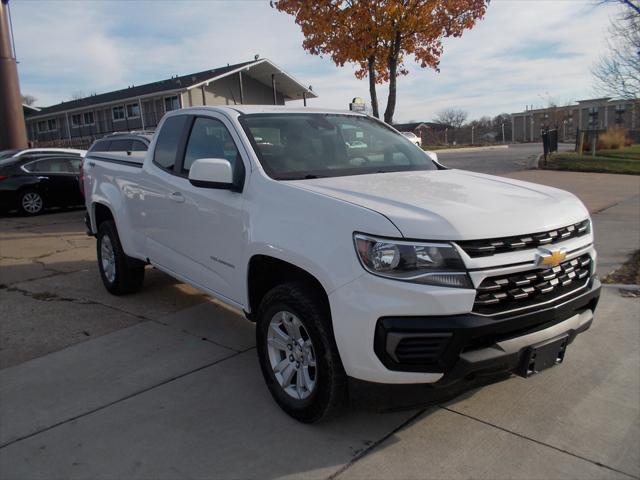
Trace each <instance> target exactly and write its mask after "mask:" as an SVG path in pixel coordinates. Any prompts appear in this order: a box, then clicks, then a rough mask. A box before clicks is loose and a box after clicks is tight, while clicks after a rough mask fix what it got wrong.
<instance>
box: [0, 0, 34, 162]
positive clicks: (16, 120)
mask: <svg viewBox="0 0 640 480" xmlns="http://www.w3.org/2000/svg"><path fill="white" fill-rule="evenodd" d="M8 3H9V0H0V150H4V149H11V148H27V130H26V127H25V124H24V112H23V111H22V99H21V97H20V84H19V83H18V66H17V64H16V59H15V52H14V51H13V48H12V43H11V40H12V39H11V32H10V31H9V6H8Z"/></svg>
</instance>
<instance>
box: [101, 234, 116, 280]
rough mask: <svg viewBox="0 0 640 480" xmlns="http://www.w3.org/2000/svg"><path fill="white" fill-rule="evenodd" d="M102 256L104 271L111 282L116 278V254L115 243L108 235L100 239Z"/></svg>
mask: <svg viewBox="0 0 640 480" xmlns="http://www.w3.org/2000/svg"><path fill="white" fill-rule="evenodd" d="M100 257H101V261H102V271H103V272H104V276H105V277H106V278H107V280H108V281H109V282H110V283H113V281H114V280H115V279H116V256H115V253H114V251H113V244H112V243H111V238H109V236H108V235H104V236H103V237H102V240H101V241H100Z"/></svg>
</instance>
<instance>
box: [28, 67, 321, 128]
mask: <svg viewBox="0 0 640 480" xmlns="http://www.w3.org/2000/svg"><path fill="white" fill-rule="evenodd" d="M239 71H243V72H246V74H247V75H249V76H250V77H252V78H254V79H256V80H258V81H260V82H262V83H265V84H267V81H265V80H266V79H267V78H268V84H267V85H268V86H269V87H270V86H271V75H272V74H278V76H277V77H276V78H277V80H276V81H277V89H278V91H279V92H281V93H283V94H284V95H285V97H287V98H289V99H296V98H302V92H305V93H306V95H307V97H308V98H315V97H317V95H316V94H315V93H314V92H313V91H312V90H311V89H310V88H307V87H305V86H304V85H302V83H300V82H299V81H298V80H296V79H295V78H293V77H292V76H291V75H288V74H286V73H285V72H284V71H283V70H282V69H280V68H279V67H277V66H276V65H275V64H274V63H272V62H271V61H270V60H268V59H266V58H262V59H256V60H252V61H250V62H242V63H236V64H233V65H227V66H226V67H220V68H214V69H210V70H203V71H201V72H196V73H190V74H188V75H182V76H175V77H171V78H168V79H165V80H160V81H158V82H153V83H146V84H144V85H137V86H130V87H128V88H123V89H122V90H115V91H113V92H107V93H100V94H97V95H91V96H89V97H85V98H80V99H78V100H71V101H68V102H62V103H58V104H56V105H52V106H50V107H44V108H41V109H40V111H39V112H34V116H35V114H37V116H45V115H49V114H52V113H58V112H65V111H69V110H77V109H83V108H88V107H91V106H93V105H99V104H104V103H112V102H117V101H120V100H127V99H131V98H138V97H145V96H148V95H152V94H157V93H162V92H170V91H176V90H183V89H189V88H195V87H199V86H200V85H204V84H209V83H210V82H212V81H215V80H218V79H220V78H222V77H225V76H227V75H231V74H233V73H236V72H239ZM278 83H279V84H280V85H278ZM294 91H295V92H294Z"/></svg>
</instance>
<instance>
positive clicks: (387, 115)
mask: <svg viewBox="0 0 640 480" xmlns="http://www.w3.org/2000/svg"><path fill="white" fill-rule="evenodd" d="M399 55H400V32H399V31H397V32H396V36H395V38H394V41H393V46H392V48H391V52H390V53H389V58H388V59H387V65H388V67H389V97H388V98H387V108H386V110H385V111H384V121H385V122H386V123H388V124H389V125H391V124H392V123H393V114H394V112H395V110H396V77H397V75H398V56H399Z"/></svg>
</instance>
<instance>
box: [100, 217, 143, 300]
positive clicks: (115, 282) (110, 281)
mask: <svg viewBox="0 0 640 480" xmlns="http://www.w3.org/2000/svg"><path fill="white" fill-rule="evenodd" d="M96 238H97V242H96V249H97V254H98V268H99V270H100V277H101V278H102V283H103V284H104V286H105V288H106V289H107V290H108V291H109V292H110V293H112V294H113V295H125V294H127V293H133V292H135V291H137V290H139V289H140V287H142V282H143V281H144V265H145V264H144V262H141V261H140V260H138V259H136V258H131V257H128V256H127V255H126V254H125V253H124V251H123V250H122V245H121V244H120V237H118V230H117V229H116V225H115V223H114V222H113V221H111V220H107V221H104V222H102V223H101V224H100V226H99V227H98V235H97V237H96Z"/></svg>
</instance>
